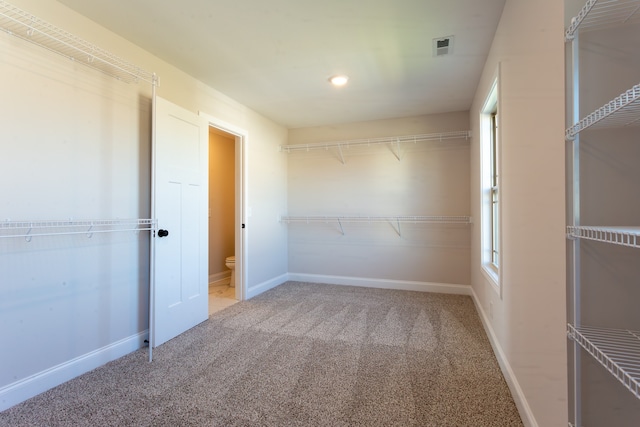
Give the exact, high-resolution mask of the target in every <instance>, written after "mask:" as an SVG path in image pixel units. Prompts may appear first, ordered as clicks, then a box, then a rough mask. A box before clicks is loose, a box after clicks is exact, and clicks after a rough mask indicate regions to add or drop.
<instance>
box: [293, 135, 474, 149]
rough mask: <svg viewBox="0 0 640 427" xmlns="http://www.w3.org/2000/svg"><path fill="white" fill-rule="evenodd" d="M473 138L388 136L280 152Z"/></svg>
mask: <svg viewBox="0 0 640 427" xmlns="http://www.w3.org/2000/svg"><path fill="white" fill-rule="evenodd" d="M470 137H471V131H468V130H467V131H455V132H440V133H430V134H422V135H403V136H388V137H382V138H364V139H352V140H345V141H331V142H313V143H309V144H293V145H281V146H280V151H284V152H287V153H291V152H292V151H310V150H320V149H329V148H343V147H346V148H349V147H355V146H361V145H377V144H397V143H404V142H413V143H417V142H426V141H444V140H449V139H469V138H470Z"/></svg>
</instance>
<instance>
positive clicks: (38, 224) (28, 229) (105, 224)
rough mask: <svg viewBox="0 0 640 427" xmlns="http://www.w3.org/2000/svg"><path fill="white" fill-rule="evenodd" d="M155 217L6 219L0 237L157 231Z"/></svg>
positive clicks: (1, 226)
mask: <svg viewBox="0 0 640 427" xmlns="http://www.w3.org/2000/svg"><path fill="white" fill-rule="evenodd" d="M156 228H157V221H156V220H155V219H111V220H78V221H75V220H67V221H55V220H54V221H4V222H0V238H8V237H24V238H25V239H26V240H27V241H29V242H30V241H31V239H32V238H33V237H39V236H60V235H69V234H85V235H86V236H87V237H91V236H93V234H94V233H113V232H125V231H129V232H139V231H155V230H156Z"/></svg>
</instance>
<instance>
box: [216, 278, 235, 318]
mask: <svg viewBox="0 0 640 427" xmlns="http://www.w3.org/2000/svg"><path fill="white" fill-rule="evenodd" d="M237 302H238V300H237V299H236V288H232V287H231V286H229V278H226V279H222V280H218V281H216V282H213V283H209V316H211V315H212V314H213V313H215V312H216V311H220V310H222V309H224V308H227V307H229V306H230V305H233V304H235V303H237Z"/></svg>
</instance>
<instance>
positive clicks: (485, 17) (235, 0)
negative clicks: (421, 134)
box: [58, 0, 505, 128]
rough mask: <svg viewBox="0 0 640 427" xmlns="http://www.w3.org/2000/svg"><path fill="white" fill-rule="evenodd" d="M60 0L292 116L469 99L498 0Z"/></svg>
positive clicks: (389, 111) (293, 122) (453, 107)
mask: <svg viewBox="0 0 640 427" xmlns="http://www.w3.org/2000/svg"><path fill="white" fill-rule="evenodd" d="M58 1H59V2H60V3H63V4H65V5H67V6H68V7H70V8H72V9H74V10H76V11H77V12H79V13H80V14H82V15H84V16H86V17H88V18H90V19H92V20H93V21H95V22H97V23H99V24H100V25H102V26H104V27H106V28H108V29H110V30H112V31H113V32H115V33H118V34H119V35H121V36H123V37H124V38H126V39H128V40H130V41H132V42H133V43H135V44H137V45H139V46H141V47H142V48H144V49H145V50H147V51H149V52H152V53H153V54H155V55H156V56H158V57H160V58H162V59H163V60H165V61H167V62H170V63H172V64H174V65H176V66H177V67H178V68H181V69H182V70H183V71H185V72H187V73H188V74H190V75H192V76H194V77H196V78H197V79H199V80H201V81H203V82H205V83H207V84H208V85H210V86H212V87H213V88H215V89H217V90H219V91H220V92H222V93H224V94H226V95H228V96H230V97H231V98H234V99H235V100H237V101H239V102H241V103H242V104H244V105H246V106H248V107H250V108H252V109H253V110H255V111H257V112H259V113H261V114H262V115H264V116H266V117H268V118H270V119H272V120H273V121H275V122H277V123H279V124H281V125H284V126H286V127H288V128H300V127H309V126H321V125H331V124H338V123H348V122H354V121H366V120H377V119H386V118H395V117H409V116H416V115H422V114H433V113H440V112H449V111H465V110H468V109H469V108H470V106H471V102H472V98H473V96H474V93H475V90H476V86H477V83H478V80H479V78H480V73H481V72H482V68H483V66H484V62H485V59H486V56H487V53H488V50H489V47H490V45H491V42H492V40H493V36H494V34H495V31H496V27H497V25H498V21H499V19H500V15H501V14H502V9H503V6H504V3H505V0H323V1H316V0H224V1H223V0H180V1H176V0H110V1H104V0H58ZM451 35H453V36H454V46H453V54H452V55H450V56H444V57H437V58H434V57H433V56H432V40H433V39H434V38H440V37H444V36H451ZM114 53H116V54H117V52H114ZM125 59H128V60H130V61H133V62H135V58H125ZM150 71H153V70H150ZM338 73H344V74H348V75H349V77H350V81H349V84H348V85H347V86H346V87H343V88H335V87H332V86H331V85H330V84H329V83H328V81H327V79H328V78H329V77H330V76H332V75H334V74H338ZM160 79H161V84H162V76H160Z"/></svg>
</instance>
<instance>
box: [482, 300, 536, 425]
mask: <svg viewBox="0 0 640 427" xmlns="http://www.w3.org/2000/svg"><path fill="white" fill-rule="evenodd" d="M470 295H471V298H472V299H473V302H474V304H475V306H476V310H477V311H478V314H479V315H480V320H482V325H483V326H484V330H485V332H486V333H487V336H488V337H489V342H490V343H491V347H493V352H494V354H495V355H496V359H498V364H499V365H500V369H501V370H502V375H504V378H505V380H506V382H507V385H508V386H509V390H511V395H512V396H513V400H514V401H515V403H516V407H517V408H518V412H519V413H520V418H522V422H523V423H524V425H525V427H538V423H537V422H536V419H535V417H534V416H533V411H532V410H531V407H530V406H529V402H527V398H526V397H525V395H524V392H523V391H522V388H521V387H520V383H518V379H517V378H516V375H515V373H514V372H513V369H511V365H510V364H509V360H508V359H507V356H506V355H505V353H504V351H503V350H502V346H500V342H499V341H498V337H497V336H496V334H495V332H494V330H493V327H492V326H491V322H490V321H489V318H488V317H487V314H486V313H485V312H484V310H483V309H482V306H481V305H480V300H479V299H478V296H477V295H476V293H475V291H474V290H473V288H471V293H470Z"/></svg>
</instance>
